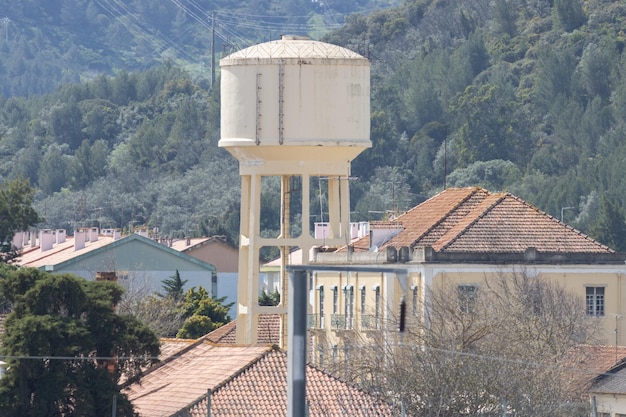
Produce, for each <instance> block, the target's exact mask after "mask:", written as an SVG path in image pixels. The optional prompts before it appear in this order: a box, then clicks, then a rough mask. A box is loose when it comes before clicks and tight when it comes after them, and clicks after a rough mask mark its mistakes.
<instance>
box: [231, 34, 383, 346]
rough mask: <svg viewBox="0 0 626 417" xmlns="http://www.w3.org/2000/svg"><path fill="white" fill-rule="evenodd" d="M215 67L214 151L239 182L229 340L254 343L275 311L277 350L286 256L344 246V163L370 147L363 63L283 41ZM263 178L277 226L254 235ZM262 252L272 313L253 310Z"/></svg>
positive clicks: (264, 201)
mask: <svg viewBox="0 0 626 417" xmlns="http://www.w3.org/2000/svg"><path fill="white" fill-rule="evenodd" d="M220 67H221V139H220V141H219V146H220V147H223V148H225V149H227V150H228V151H229V152H230V153H231V154H232V155H233V156H234V157H235V158H237V160H239V172H240V175H241V224H240V237H239V246H240V248H239V284H238V314H237V343H240V344H252V343H255V342H256V340H257V322H258V315H259V314H264V313H279V314H282V316H281V317H283V320H282V323H283V325H282V329H283V336H282V337H281V343H280V344H281V346H282V347H283V348H284V347H285V345H286V320H284V315H285V313H286V311H287V306H286V304H287V300H288V296H287V292H288V288H287V277H286V271H285V265H287V264H288V262H289V256H290V251H291V249H292V248H300V249H301V250H302V263H303V264H307V263H308V262H309V254H310V252H311V249H312V248H313V247H314V246H342V245H345V244H346V243H348V241H349V237H350V235H349V231H350V194H349V186H348V178H349V176H350V163H351V161H352V160H353V159H354V158H355V157H356V156H357V155H358V154H359V153H361V152H362V151H363V150H364V149H366V148H368V147H370V146H371V141H370V64H369V61H368V60H367V59H366V58H364V57H362V56H361V55H359V54H356V53H354V52H352V51H350V50H348V49H345V48H342V47H339V46H336V45H331V44H327V43H323V42H317V41H313V40H310V39H308V38H303V37H295V36H283V37H282V39H280V40H277V41H271V42H266V43H262V44H258V45H255V46H252V47H249V48H246V49H243V50H240V51H238V52H235V53H233V54H231V55H229V56H227V57H225V58H223V59H221V60H220ZM267 181H276V182H278V181H279V182H280V189H281V192H280V197H274V199H276V198H279V199H280V213H277V215H279V216H280V224H281V226H280V232H279V233H277V235H275V236H270V237H267V236H264V237H262V236H261V222H262V221H263V218H262V216H261V214H262V212H263V213H264V216H265V215H266V214H265V213H266V211H267V210H266V206H272V204H268V199H271V198H272V196H267V195H264V192H265V191H264V190H265V188H266V184H267ZM322 183H323V185H322ZM322 201H323V203H324V204H322ZM270 203H271V201H270ZM274 203H276V205H277V202H274ZM320 207H327V209H326V210H325V211H326V213H324V212H323V211H324V209H323V208H322V209H321V210H322V213H321V214H320V217H319V218H318V220H321V221H324V222H327V223H328V225H327V226H328V229H327V230H328V233H327V234H326V235H325V237H324V238H323V239H319V238H318V239H316V238H315V236H314V234H313V233H312V231H311V227H310V224H311V219H312V217H313V216H317V214H315V213H317V209H318V208H320ZM312 209H313V212H312ZM264 247H268V248H278V251H279V252H280V257H281V260H282V261H281V263H282V265H281V276H282V283H281V289H282V291H281V304H280V305H279V306H278V307H262V306H259V305H258V296H259V266H260V265H259V264H260V262H259V255H260V251H261V249H262V248H264ZM278 251H276V252H278Z"/></svg>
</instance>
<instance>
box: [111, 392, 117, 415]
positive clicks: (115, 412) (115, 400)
mask: <svg viewBox="0 0 626 417" xmlns="http://www.w3.org/2000/svg"><path fill="white" fill-rule="evenodd" d="M116 415H117V395H114V396H113V405H112V406H111V417H115V416H116Z"/></svg>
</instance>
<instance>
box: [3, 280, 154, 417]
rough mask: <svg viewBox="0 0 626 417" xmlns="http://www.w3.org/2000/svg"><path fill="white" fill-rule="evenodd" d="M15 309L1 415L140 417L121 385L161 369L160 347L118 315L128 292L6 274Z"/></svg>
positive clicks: (8, 329)
mask: <svg viewBox="0 0 626 417" xmlns="http://www.w3.org/2000/svg"><path fill="white" fill-rule="evenodd" d="M0 288H1V290H2V294H3V295H4V297H5V298H6V299H7V300H8V302H9V303H11V305H12V309H13V310H12V312H11V313H10V314H9V316H8V317H7V320H6V323H5V334H4V336H3V344H2V346H1V347H0V352H1V353H2V355H3V356H5V357H6V359H5V360H6V363H7V365H6V374H5V375H4V376H3V379H2V385H1V386H0V414H2V415H3V416H7V417H12V416H14V417H25V416H27V417H37V416H41V417H44V416H46V417H49V416H65V415H74V416H102V417H105V416H109V415H110V414H111V409H112V404H113V398H114V397H115V398H116V399H117V415H119V416H128V417H130V416H133V409H132V405H131V404H130V402H129V401H128V398H127V397H126V395H125V394H123V393H121V392H120V386H119V385H118V384H119V382H120V380H121V378H122V377H124V378H125V379H130V380H132V379H134V378H138V377H139V372H140V370H141V368H142V367H144V366H147V365H149V364H150V363H153V362H156V358H157V356H158V354H159V341H158V339H157V337H156V336H155V335H154V333H153V332H152V331H150V330H149V329H148V327H147V326H146V325H144V324H142V323H140V322H139V321H138V320H137V319H135V318H134V317H132V316H128V315H118V314H116V313H115V305H116V304H117V303H118V302H119V301H120V298H121V296H122V292H123V289H122V288H121V287H120V286H118V285H117V284H115V283H111V282H100V281H86V280H84V279H82V278H80V277H75V276H72V275H69V274H58V275H55V274H49V273H46V272H42V271H39V270H36V269H29V268H26V269H19V270H11V269H10V268H5V269H3V270H2V276H1V277H0Z"/></svg>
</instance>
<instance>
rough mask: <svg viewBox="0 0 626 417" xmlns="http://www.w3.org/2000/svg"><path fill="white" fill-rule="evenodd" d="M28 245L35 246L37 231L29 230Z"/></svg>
mask: <svg viewBox="0 0 626 417" xmlns="http://www.w3.org/2000/svg"><path fill="white" fill-rule="evenodd" d="M30 247H31V248H36V247H37V231H35V230H32V231H31V232H30Z"/></svg>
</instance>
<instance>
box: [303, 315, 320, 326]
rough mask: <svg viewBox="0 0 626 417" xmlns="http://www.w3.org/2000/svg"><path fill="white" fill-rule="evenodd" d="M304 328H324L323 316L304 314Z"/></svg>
mask: <svg viewBox="0 0 626 417" xmlns="http://www.w3.org/2000/svg"><path fill="white" fill-rule="evenodd" d="M306 328H307V329H323V328H324V316H322V315H320V314H307V315H306Z"/></svg>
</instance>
